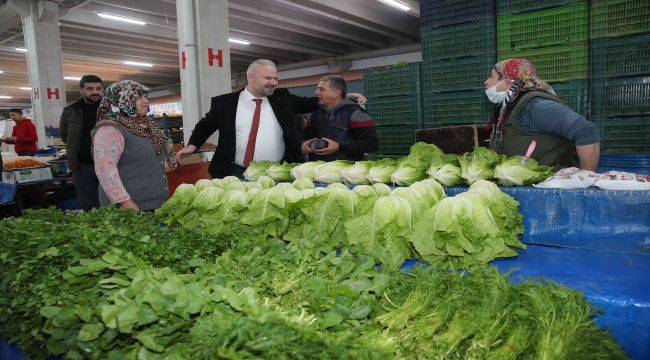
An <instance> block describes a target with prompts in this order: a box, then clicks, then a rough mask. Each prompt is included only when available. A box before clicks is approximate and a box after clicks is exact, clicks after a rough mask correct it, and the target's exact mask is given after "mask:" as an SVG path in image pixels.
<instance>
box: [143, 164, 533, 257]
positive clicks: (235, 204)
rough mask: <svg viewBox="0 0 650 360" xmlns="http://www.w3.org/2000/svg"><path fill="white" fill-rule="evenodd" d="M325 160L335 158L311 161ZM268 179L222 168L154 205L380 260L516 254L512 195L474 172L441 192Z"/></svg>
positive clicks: (194, 225)
mask: <svg viewBox="0 0 650 360" xmlns="http://www.w3.org/2000/svg"><path fill="white" fill-rule="evenodd" d="M327 164H332V166H339V165H338V164H340V163H337V162H330V163H325V164H322V165H319V166H324V165H327ZM345 166H350V165H349V164H346V165H345ZM421 169H422V170H423V171H426V167H421ZM272 181H273V180H271V179H269V178H268V177H265V176H261V177H259V178H258V179H257V181H256V182H239V180H237V179H236V178H232V177H231V178H225V179H222V180H212V181H203V180H202V181H199V182H198V183H197V184H196V185H187V184H185V185H182V186H181V187H179V188H178V189H177V191H176V193H175V194H174V195H173V196H172V198H171V199H170V200H169V201H168V202H167V203H165V205H164V206H163V207H162V208H160V209H158V210H157V211H156V215H157V216H158V217H159V218H160V219H161V221H162V222H163V223H165V224H166V225H168V226H175V225H178V226H182V227H185V228H187V229H199V230H200V231H202V232H205V233H208V234H214V235H221V234H228V235H235V234H255V235H261V236H267V237H276V238H281V239H283V240H285V241H288V242H294V241H300V242H305V241H308V242H310V243H312V244H314V245H313V246H323V245H324V246H328V247H334V248H349V247H356V248H359V249H361V251H363V252H364V253H365V254H368V255H369V256H371V257H372V258H374V259H375V261H376V262H377V263H380V264H382V265H383V266H387V267H389V268H390V269H399V267H400V266H401V265H402V263H403V262H404V261H405V260H406V259H410V258H417V259H423V260H426V261H429V262H434V263H438V264H442V265H444V266H470V265H474V264H479V263H487V262H489V261H491V260H493V259H496V258H500V257H512V256H516V255H517V252H516V250H517V249H523V248H524V245H523V244H522V243H521V242H520V241H519V235H521V234H522V233H523V230H524V229H523V219H522V217H521V215H520V214H519V212H518V203H517V201H515V200H514V199H513V198H512V197H510V196H509V195H507V194H505V193H503V192H502V191H500V190H499V189H498V187H497V186H496V185H495V184H494V183H491V182H489V181H485V180H478V181H476V182H475V183H474V184H472V185H471V186H470V187H469V189H468V190H467V191H466V192H464V193H461V194H459V195H456V196H454V197H450V198H447V197H446V195H445V192H444V189H443V187H442V186H441V185H440V184H439V183H438V182H437V181H435V180H433V179H425V180H420V181H417V182H413V183H412V184H411V185H410V186H408V187H398V188H395V189H394V190H391V189H390V188H389V187H388V186H387V185H385V184H381V183H378V184H374V185H372V186H370V185H357V186H355V187H354V188H353V189H349V188H348V187H347V186H345V185H343V184H340V183H333V184H330V185H328V186H327V187H319V188H316V187H315V185H314V184H313V183H312V182H311V181H310V180H309V179H308V178H306V177H302V178H299V179H298V180H296V181H295V182H294V183H293V184H291V183H279V184H277V185H275V186H272V184H266V183H267V182H272ZM263 183H264V185H269V186H263Z"/></svg>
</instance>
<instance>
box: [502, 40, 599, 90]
mask: <svg viewBox="0 0 650 360" xmlns="http://www.w3.org/2000/svg"><path fill="white" fill-rule="evenodd" d="M513 57H522V58H526V59H528V60H530V61H531V62H532V63H533V64H534V65H535V68H536V69H537V74H538V75H539V77H541V78H542V79H544V80H546V81H549V82H555V81H569V80H576V79H586V78H587V77H589V64H588V63H589V47H588V46H587V41H583V42H578V43H574V44H570V45H564V46H551V47H546V48H539V49H527V50H519V51H510V50H507V51H500V52H499V59H500V60H503V59H509V58H513Z"/></svg>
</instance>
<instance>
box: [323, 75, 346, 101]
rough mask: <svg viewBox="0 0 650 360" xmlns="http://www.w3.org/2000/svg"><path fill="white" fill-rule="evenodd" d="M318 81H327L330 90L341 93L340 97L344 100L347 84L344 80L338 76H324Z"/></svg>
mask: <svg viewBox="0 0 650 360" xmlns="http://www.w3.org/2000/svg"><path fill="white" fill-rule="evenodd" d="M320 81H321V82H322V81H327V82H329V85H330V87H331V88H332V89H336V90H339V91H340V92H341V97H342V98H343V99H345V96H346V95H347V94H348V84H347V83H346V82H345V79H343V78H342V77H340V76H338V75H325V76H323V77H322V78H320Z"/></svg>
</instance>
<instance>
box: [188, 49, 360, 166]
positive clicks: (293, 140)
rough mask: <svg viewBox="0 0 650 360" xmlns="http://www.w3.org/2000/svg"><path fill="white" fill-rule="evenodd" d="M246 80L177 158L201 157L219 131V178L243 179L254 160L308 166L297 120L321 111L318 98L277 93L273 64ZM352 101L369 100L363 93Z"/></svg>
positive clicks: (254, 67) (261, 64)
mask: <svg viewBox="0 0 650 360" xmlns="http://www.w3.org/2000/svg"><path fill="white" fill-rule="evenodd" d="M246 78H247V80H248V85H247V86H246V88H244V89H243V90H240V91H236V92H233V93H230V94H224V95H220V96H216V97H213V98H212V103H211V105H210V110H209V111H208V113H207V114H206V116H205V117H204V118H203V119H201V121H199V122H198V124H196V127H194V130H193V131H192V135H191V136H190V140H189V142H188V145H187V146H186V147H185V148H183V149H182V150H180V151H179V152H178V153H176V156H177V159H178V160H179V161H180V160H182V159H183V158H184V157H186V156H188V155H190V154H192V153H194V152H196V151H197V150H198V149H199V148H200V147H201V145H203V143H204V142H205V141H206V140H207V139H208V137H209V136H210V135H212V134H213V133H214V132H215V131H216V130H219V140H218V145H217V150H216V151H215V153H214V156H213V158H212V162H211V163H210V166H209V168H208V172H209V173H210V175H212V176H213V177H215V178H222V177H225V176H228V175H234V176H238V177H242V174H243V172H244V170H245V169H246V167H247V166H248V164H249V163H250V162H251V161H262V160H267V161H275V162H278V161H287V162H302V161H303V157H302V154H301V151H300V137H299V135H298V134H297V132H296V127H295V124H294V117H295V114H303V113H310V112H312V111H314V110H316V109H318V106H319V105H318V98H315V97H311V98H307V97H299V96H296V95H293V94H291V93H289V91H288V90H287V89H283V88H277V86H278V72H277V70H276V68H275V64H274V63H273V62H272V61H270V60H264V59H258V60H255V61H253V62H252V63H251V65H250V66H249V67H248V70H247V71H246ZM349 96H350V97H352V98H357V99H358V100H359V101H361V102H363V101H365V98H363V97H362V96H360V95H359V94H349Z"/></svg>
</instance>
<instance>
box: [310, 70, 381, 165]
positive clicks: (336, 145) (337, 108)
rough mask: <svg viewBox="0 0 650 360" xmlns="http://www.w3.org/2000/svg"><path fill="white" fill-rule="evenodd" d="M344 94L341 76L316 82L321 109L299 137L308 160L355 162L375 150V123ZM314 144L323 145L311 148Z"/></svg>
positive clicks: (329, 76) (328, 77)
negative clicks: (301, 138)
mask: <svg viewBox="0 0 650 360" xmlns="http://www.w3.org/2000/svg"><path fill="white" fill-rule="evenodd" d="M347 92H348V87H347V84H346V82H345V80H344V79H343V78H342V77H340V76H336V75H328V76H324V77H323V78H321V80H320V82H319V83H318V87H316V96H317V97H318V99H319V100H320V105H321V107H320V108H319V109H318V110H316V111H314V113H313V114H311V118H310V120H309V123H308V125H307V126H306V128H305V130H304V131H303V134H302V136H303V143H302V146H301V150H302V152H303V153H305V154H307V156H308V157H309V160H312V161H314V160H324V161H332V160H352V161H357V160H363V155H364V154H365V153H369V152H374V151H376V150H377V146H378V144H379V140H378V139H377V134H376V133H375V127H374V121H373V120H372V118H371V117H370V116H369V115H368V113H367V112H366V110H365V109H364V108H362V107H361V106H359V105H358V104H357V103H356V102H355V101H353V100H351V99H348V98H346V94H347ZM317 139H321V140H317ZM323 140H324V141H323ZM317 142H320V143H321V144H322V145H320V146H314V145H315V144H317Z"/></svg>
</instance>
